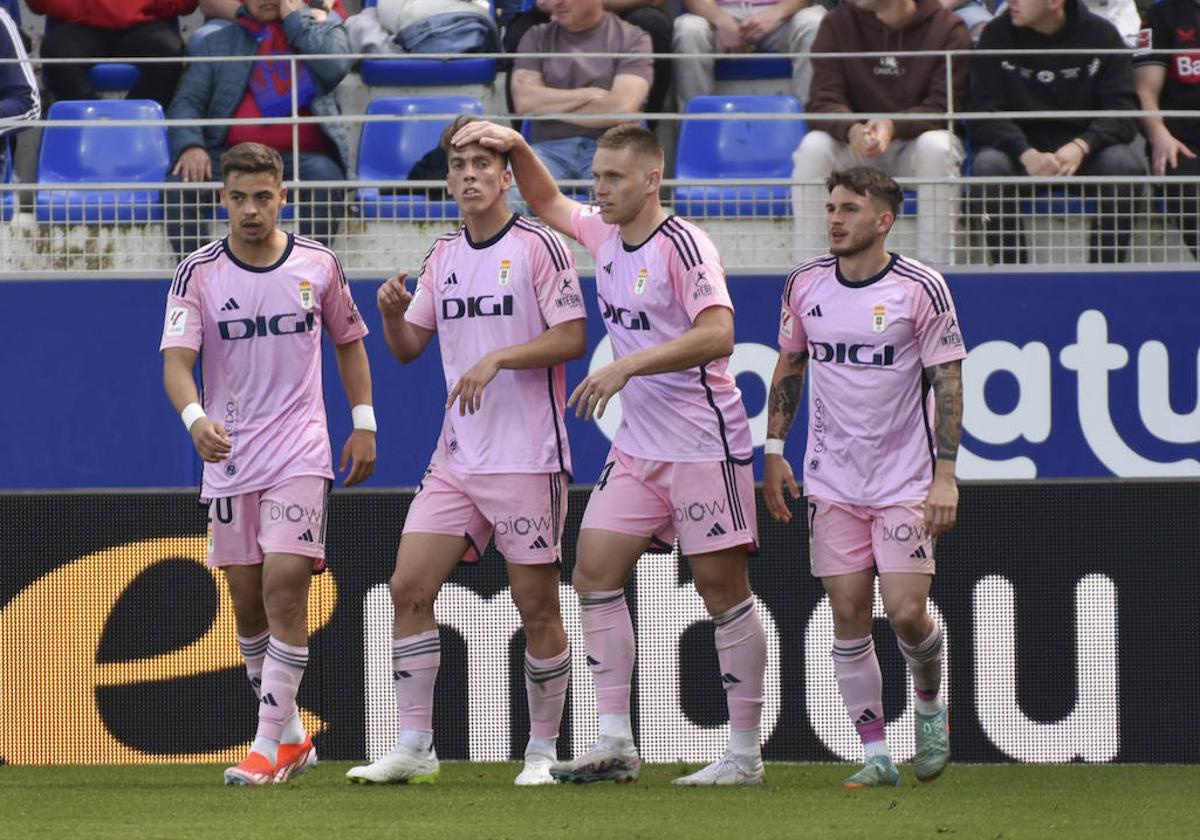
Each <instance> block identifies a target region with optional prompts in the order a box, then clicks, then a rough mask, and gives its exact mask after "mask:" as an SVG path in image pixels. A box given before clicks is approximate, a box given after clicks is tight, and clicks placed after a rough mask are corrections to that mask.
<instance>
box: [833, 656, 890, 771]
mask: <svg viewBox="0 0 1200 840" xmlns="http://www.w3.org/2000/svg"><path fill="white" fill-rule="evenodd" d="M833 670H834V672H835V673H836V674H837V682H838V691H840V692H841V695H842V702H844V703H845V704H846V711H847V712H849V713H850V720H852V721H853V722H854V728H855V729H857V730H858V737H859V738H861V739H862V743H863V750H864V751H865V752H866V754H867V758H871V757H872V756H876V755H887V754H888V748H887V733H886V731H885V730H884V721H883V674H882V673H881V672H880V670H879V659H878V658H877V657H876V656H875V640H874V639H873V638H872V637H870V636H866V637H864V638H862V639H834V640H833Z"/></svg>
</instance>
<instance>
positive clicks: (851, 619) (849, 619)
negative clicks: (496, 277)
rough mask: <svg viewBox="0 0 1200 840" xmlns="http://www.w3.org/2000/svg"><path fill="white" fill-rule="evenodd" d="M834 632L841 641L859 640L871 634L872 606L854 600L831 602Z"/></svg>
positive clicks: (834, 600) (832, 600) (833, 600)
mask: <svg viewBox="0 0 1200 840" xmlns="http://www.w3.org/2000/svg"><path fill="white" fill-rule="evenodd" d="M829 606H830V611H831V612H832V613H833V630H834V634H835V635H836V636H837V637H838V638H839V639H859V638H862V637H863V636H865V635H867V634H868V633H870V632H871V622H872V620H873V619H872V615H871V604H870V603H866V604H860V603H857V602H855V601H852V600H849V599H847V600H845V601H841V600H836V599H831V600H830V605H829Z"/></svg>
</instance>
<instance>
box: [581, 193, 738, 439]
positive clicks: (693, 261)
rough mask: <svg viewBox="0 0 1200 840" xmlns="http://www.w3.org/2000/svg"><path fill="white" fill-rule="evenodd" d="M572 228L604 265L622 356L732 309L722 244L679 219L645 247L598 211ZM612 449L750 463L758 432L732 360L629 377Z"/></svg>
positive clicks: (603, 296)
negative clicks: (712, 311)
mask: <svg viewBox="0 0 1200 840" xmlns="http://www.w3.org/2000/svg"><path fill="white" fill-rule="evenodd" d="M571 222H572V226H573V228H574V230H573V234H572V235H573V236H574V237H575V238H576V239H578V240H579V241H580V242H581V243H583V245H584V247H586V248H587V249H588V250H589V251H591V252H592V256H593V257H595V259H596V292H597V294H598V295H599V297H600V311H601V313H602V315H603V317H604V327H605V329H607V330H608V336H609V339H610V341H611V342H612V349H613V356H614V358H620V357H621V356H625V355H627V354H629V353H632V352H634V351H636V350H640V349H642V348H644V347H656V346H658V345H660V344H665V343H666V342H668V341H671V340H672V339H675V338H678V337H679V336H681V335H683V334H684V333H685V332H687V331H688V330H690V329H691V328H692V322H693V321H694V320H695V318H696V316H697V315H698V314H700V312H701V311H703V310H705V309H707V308H708V307H710V306H723V307H725V308H726V309H729V310H731V311H732V310H733V303H732V301H731V300H730V299H729V291H728V289H727V288H726V285H725V267H724V266H723V265H722V264H721V257H720V255H719V254H718V253H717V249H716V246H714V245H713V243H712V241H711V240H710V239H709V238H708V236H707V235H706V234H705V233H704V232H703V231H702V230H700V229H699V228H698V227H696V226H695V225H693V224H691V223H690V222H686V221H684V220H683V219H680V218H679V217H678V216H671V217H669V218H667V219H666V221H664V222H663V223H662V224H661V225H659V227H658V229H657V230H655V231H654V233H653V234H651V235H650V238H649V239H647V240H646V241H645V242H643V243H641V244H640V245H638V246H637V247H636V248H633V247H630V246H627V245H626V244H625V243H624V242H623V241H622V240H621V229H620V228H619V227H618V226H617V225H610V224H607V223H606V222H605V221H604V220H603V219H601V218H600V211H599V208H596V207H585V206H582V205H581V206H579V207H578V208H576V210H575V212H574V214H573V215H572V217H571ZM613 446H615V447H616V448H618V449H620V450H621V451H622V452H626V453H628V454H630V455H634V456H637V457H639V458H646V459H649V460H654V461H725V460H729V461H735V462H739V463H741V462H745V461H747V460H749V458H750V455H751V442H750V424H749V422H748V420H747V419H746V408H745V406H743V405H742V394H741V391H739V390H738V387H737V383H736V381H735V380H734V377H733V375H732V374H731V373H730V372H729V360H728V359H727V358H725V359H714V360H713V361H711V362H709V363H708V364H707V365H703V366H697V367H694V368H689V369H687V370H677V371H671V372H669V373H656V374H652V375H650V376H635V377H633V378H632V379H630V380H629V382H628V383H626V385H625V387H624V389H622V391H621V425H620V426H619V427H618V428H617V433H616V436H615V437H614V438H613Z"/></svg>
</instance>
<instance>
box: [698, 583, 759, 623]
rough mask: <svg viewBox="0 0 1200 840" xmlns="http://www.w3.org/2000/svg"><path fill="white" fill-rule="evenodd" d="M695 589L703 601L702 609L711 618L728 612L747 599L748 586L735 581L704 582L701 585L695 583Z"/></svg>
mask: <svg viewBox="0 0 1200 840" xmlns="http://www.w3.org/2000/svg"><path fill="white" fill-rule="evenodd" d="M696 588H697V590H698V591H699V593H700V597H701V598H702V599H704V608H705V609H706V610H708V614H709V615H713V616H716V615H721V614H722V613H725V612H728V611H729V610H731V609H733V608H734V607H736V606H737V605H738V604H740V603H741V602H742V601H744V600H746V598H747V597H749V585H748V584H747V583H746V582H745V581H741V580H737V579H733V580H720V581H706V582H705V583H703V584H700V582H699V581H697V585H696Z"/></svg>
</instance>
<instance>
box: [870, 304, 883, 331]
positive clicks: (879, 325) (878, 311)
mask: <svg viewBox="0 0 1200 840" xmlns="http://www.w3.org/2000/svg"><path fill="white" fill-rule="evenodd" d="M886 314H887V309H886V308H885V307H883V306H876V307H875V314H873V315H872V316H871V329H873V330H874V331H875V332H877V333H881V332H883V330H884V328H885V327H886V326H887V319H886V318H885V317H884V316H885V315H886Z"/></svg>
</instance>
